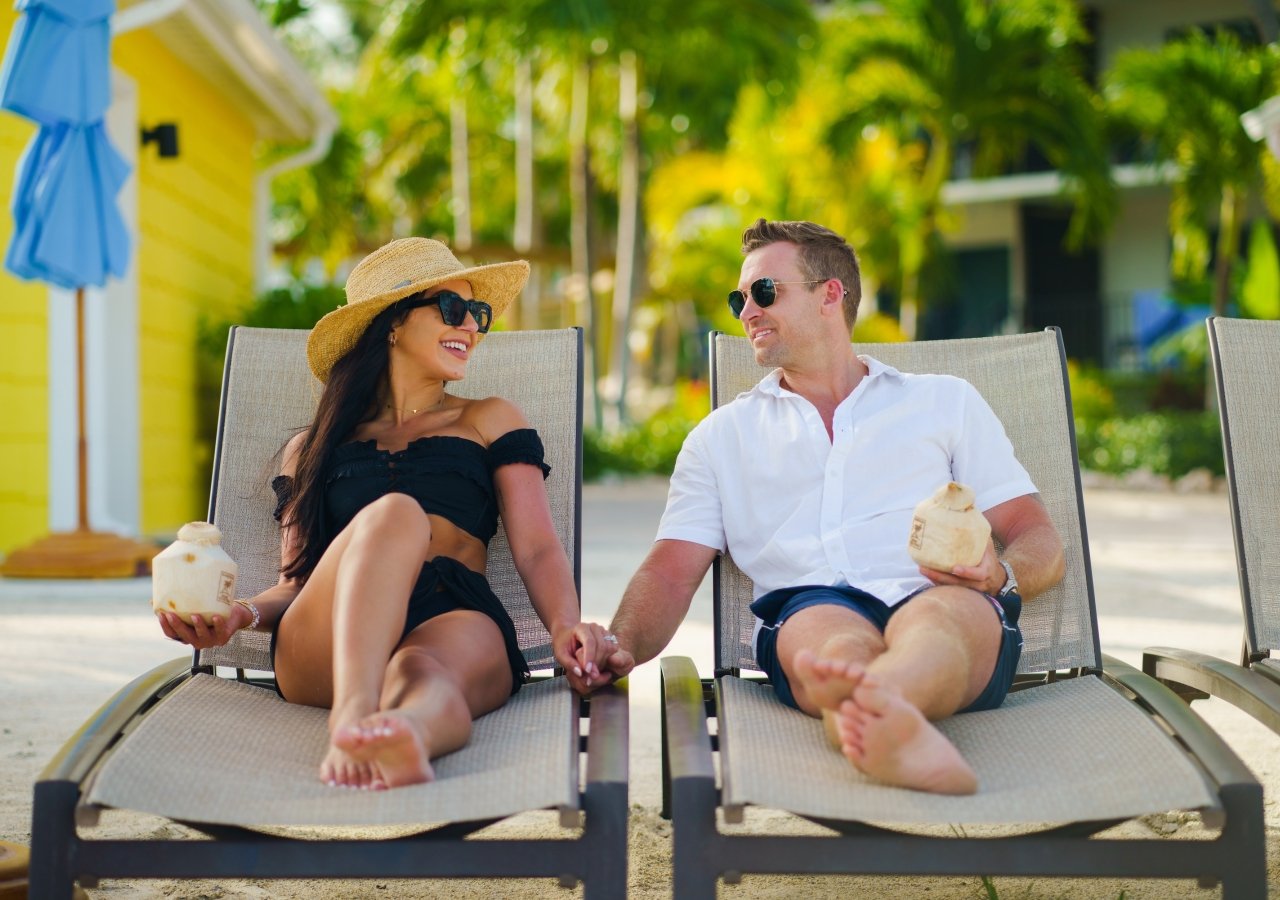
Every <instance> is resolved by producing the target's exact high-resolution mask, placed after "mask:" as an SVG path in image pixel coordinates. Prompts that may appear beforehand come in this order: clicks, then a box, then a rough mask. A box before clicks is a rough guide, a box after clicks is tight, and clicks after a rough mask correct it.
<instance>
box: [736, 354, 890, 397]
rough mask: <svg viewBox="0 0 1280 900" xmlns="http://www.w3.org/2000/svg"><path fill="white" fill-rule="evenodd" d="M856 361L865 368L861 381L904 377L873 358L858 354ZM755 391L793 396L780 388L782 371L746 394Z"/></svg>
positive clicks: (770, 374) (771, 373)
mask: <svg viewBox="0 0 1280 900" xmlns="http://www.w3.org/2000/svg"><path fill="white" fill-rule="evenodd" d="M858 359H860V360H862V362H863V364H864V365H865V366H866V367H867V375H866V377H865V378H863V379H862V380H863V381H864V382H866V381H874V380H875V379H877V378H896V379H899V380H901V379H902V378H903V377H904V376H903V374H902V373H901V372H899V371H898V370H897V369H895V368H894V367H893V366H891V365H888V364H887V363H882V362H880V360H878V359H876V358H874V357H871V356H867V355H865V354H861V353H860V354H858ZM757 391H758V392H759V393H761V394H766V395H768V396H771V397H786V396H794V394H793V393H792V392H791V391H789V390H787V389H786V388H784V387H783V386H782V369H774V370H773V371H772V372H770V373H769V374H768V375H766V376H764V378H762V379H760V381H759V383H758V384H756V386H755V387H754V388H752V389H751V390H750V391H748V392H747V393H754V392H757Z"/></svg>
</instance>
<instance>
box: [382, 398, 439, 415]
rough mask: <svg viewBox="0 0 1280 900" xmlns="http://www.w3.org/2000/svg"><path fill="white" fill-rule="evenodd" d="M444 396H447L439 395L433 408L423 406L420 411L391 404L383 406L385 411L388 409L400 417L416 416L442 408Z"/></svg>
mask: <svg viewBox="0 0 1280 900" xmlns="http://www.w3.org/2000/svg"><path fill="white" fill-rule="evenodd" d="M446 396H447V395H446V394H441V395H440V399H439V400H437V401H436V402H435V405H433V406H424V407H422V409H403V408H401V407H399V406H396V405H394V404H392V403H387V404H384V406H385V407H386V408H387V409H390V410H393V411H395V412H398V413H400V414H401V415H409V416H416V415H417V414H418V413H424V412H432V411H434V410H437V409H439V408H440V407H442V406H444V401H445V397H446Z"/></svg>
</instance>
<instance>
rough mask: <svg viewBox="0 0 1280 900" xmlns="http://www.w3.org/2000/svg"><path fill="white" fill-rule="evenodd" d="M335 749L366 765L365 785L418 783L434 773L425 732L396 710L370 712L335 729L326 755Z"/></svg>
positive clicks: (386, 785) (377, 786) (376, 787)
mask: <svg viewBox="0 0 1280 900" xmlns="http://www.w3.org/2000/svg"><path fill="white" fill-rule="evenodd" d="M335 751H337V752H338V753H341V754H345V755H346V756H348V757H349V758H351V759H352V760H354V761H355V762H356V763H357V764H360V765H363V766H367V768H368V771H369V781H368V784H367V786H368V787H371V788H373V789H375V790H382V789H384V788H393V787H401V786H403V785H406V784H420V783H421V782H424V781H430V780H431V779H432V778H434V777H435V771H434V770H433V769H432V768H431V750H430V747H428V745H427V741H426V738H425V735H423V734H421V733H420V732H419V731H418V729H417V728H416V727H415V726H414V725H413V724H412V723H411V722H410V721H409V720H408V719H407V718H405V717H404V716H403V715H400V714H399V713H395V712H379V713H374V714H373V715H370V716H365V717H364V718H363V719H361V720H360V721H358V722H356V723H355V724H354V725H347V726H345V727H342V728H338V729H336V730H335V731H334V732H333V744H332V746H331V747H330V751H329V752H330V755H333V754H334V752H335ZM327 761H328V760H327V758H326V762H327ZM322 771H323V766H322ZM321 777H323V774H322V776H321ZM361 786H365V785H361Z"/></svg>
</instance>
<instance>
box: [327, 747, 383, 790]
mask: <svg viewBox="0 0 1280 900" xmlns="http://www.w3.org/2000/svg"><path fill="white" fill-rule="evenodd" d="M320 780H321V781H323V782H324V783H325V784H327V785H330V786H332V787H352V788H362V789H368V788H370V787H372V786H373V769H372V768H371V767H370V765H369V764H368V763H367V762H361V761H360V760H358V759H356V758H355V757H353V756H352V755H351V754H349V753H346V752H345V751H343V750H341V749H339V748H338V747H335V746H334V745H333V744H330V745H329V752H328V753H326V754H325V755H324V759H323V760H322V761H321V763H320Z"/></svg>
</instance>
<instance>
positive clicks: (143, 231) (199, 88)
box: [113, 32, 256, 534]
mask: <svg viewBox="0 0 1280 900" xmlns="http://www.w3.org/2000/svg"><path fill="white" fill-rule="evenodd" d="M113 56H114V61H115V64H116V66H118V67H119V68H120V69H122V70H123V71H125V72H127V73H129V74H130V75H131V76H133V78H134V79H136V81H137V84H138V118H139V124H140V125H142V126H146V127H149V126H152V125H155V124H157V123H160V122H174V123H176V124H177V125H178V138H179V149H180V154H179V156H178V157H177V158H176V159H160V158H159V157H158V156H157V154H156V150H155V147H154V145H149V146H147V147H144V148H142V150H141V153H140V155H139V161H138V175H139V180H138V221H139V226H138V227H139V231H140V234H139V235H138V238H137V251H136V252H137V254H138V256H137V259H138V313H139V322H140V334H139V353H140V354H141V359H140V364H139V378H140V381H141V385H140V388H139V406H140V410H139V414H140V415H139V418H140V426H141V430H142V434H141V441H140V446H141V459H140V461H139V463H140V467H141V475H140V482H141V491H142V496H141V498H140V510H141V528H142V531H143V533H148V534H154V533H164V532H169V531H172V530H174V529H176V528H177V527H178V526H179V525H181V524H182V523H183V522H186V521H190V520H192V519H200V518H203V517H204V515H205V508H204V504H205V498H206V496H207V494H208V487H209V449H210V448H208V447H207V446H202V445H201V444H200V442H199V441H198V439H197V413H198V410H197V405H196V404H197V384H196V356H195V346H196V334H197V328H198V325H199V322H200V320H201V318H202V317H204V318H211V319H221V318H225V317H228V316H231V315H233V314H234V313H235V312H236V311H237V310H240V309H243V308H244V307H245V306H246V305H247V304H248V303H249V302H250V301H251V299H252V293H253V243H252V228H253V175H254V172H255V169H256V163H255V158H254V135H253V130H252V127H251V125H250V123H249V121H248V120H247V119H246V118H245V117H244V115H243V114H242V113H240V112H239V111H238V110H237V109H235V108H234V107H233V106H231V105H230V104H229V103H228V102H227V101H226V99H225V98H224V97H222V96H220V95H219V94H218V93H217V91H216V90H215V89H214V88H213V87H212V86H211V85H210V84H209V83H208V82H205V81H203V80H201V79H200V78H199V77H197V76H196V75H194V74H193V73H192V72H191V71H190V70H189V69H187V68H186V67H185V66H184V65H183V63H182V62H181V61H180V60H179V59H178V58H176V57H175V56H173V55H172V54H171V53H170V52H169V51H168V50H166V49H165V48H164V46H163V45H162V44H161V43H160V42H158V41H156V40H155V39H154V38H152V37H151V36H150V35H148V34H146V33H145V32H144V33H136V32H135V33H129V34H125V35H122V36H121V37H120V38H119V39H118V40H117V41H116V43H115V46H114V48H113Z"/></svg>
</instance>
